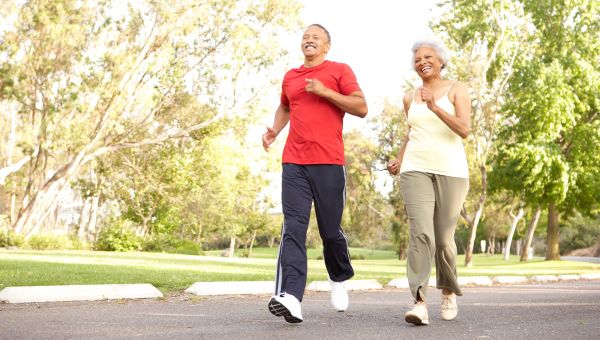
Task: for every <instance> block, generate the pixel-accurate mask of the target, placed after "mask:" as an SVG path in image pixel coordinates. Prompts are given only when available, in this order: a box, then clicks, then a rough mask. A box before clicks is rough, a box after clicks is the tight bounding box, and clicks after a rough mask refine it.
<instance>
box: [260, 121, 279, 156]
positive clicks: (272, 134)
mask: <svg viewBox="0 0 600 340" xmlns="http://www.w3.org/2000/svg"><path fill="white" fill-rule="evenodd" d="M275 138H277V132H276V131H275V129H273V128H270V127H267V132H265V133H263V135H262V143H263V148H264V149H265V151H267V152H268V151H269V147H270V146H271V144H273V142H274V141H275Z"/></svg>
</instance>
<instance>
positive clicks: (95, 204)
mask: <svg viewBox="0 0 600 340" xmlns="http://www.w3.org/2000/svg"><path fill="white" fill-rule="evenodd" d="M99 208H100V197H98V196H94V197H92V203H91V207H90V218H89V222H88V224H87V228H86V233H85V234H84V237H85V239H86V240H88V239H91V237H90V235H95V234H96V226H97V225H98V209H99Z"/></svg>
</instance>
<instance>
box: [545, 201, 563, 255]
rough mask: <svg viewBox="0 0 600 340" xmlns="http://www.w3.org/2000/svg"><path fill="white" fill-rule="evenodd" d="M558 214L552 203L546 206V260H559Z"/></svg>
mask: <svg viewBox="0 0 600 340" xmlns="http://www.w3.org/2000/svg"><path fill="white" fill-rule="evenodd" d="M559 218H560V213H559V212H558V209H557V208H556V205H555V204H554V203H551V204H550V206H548V235H547V237H546V260H560V247H559V242H560V238H559V231H558V221H559Z"/></svg>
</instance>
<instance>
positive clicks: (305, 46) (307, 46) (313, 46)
mask: <svg viewBox="0 0 600 340" xmlns="http://www.w3.org/2000/svg"><path fill="white" fill-rule="evenodd" d="M304 48H305V49H308V48H317V47H316V46H315V45H311V44H306V45H304Z"/></svg>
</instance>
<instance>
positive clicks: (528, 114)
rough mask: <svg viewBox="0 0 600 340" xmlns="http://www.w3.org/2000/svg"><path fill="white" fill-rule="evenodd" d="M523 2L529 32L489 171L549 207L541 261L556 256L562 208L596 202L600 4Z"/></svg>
mask: <svg viewBox="0 0 600 340" xmlns="http://www.w3.org/2000/svg"><path fill="white" fill-rule="evenodd" d="M523 4H524V8H525V11H526V13H527V14H528V15H529V16H530V17H531V21H532V29H533V31H534V32H533V35H532V37H531V39H530V41H529V46H530V48H529V50H528V51H527V53H526V54H524V55H523V57H521V58H519V60H518V63H517V65H516V71H515V76H514V78H513V79H511V81H510V86H509V90H508V94H509V95H510V96H511V98H512V100H511V101H510V102H507V103H505V105H504V110H505V112H506V114H507V116H508V118H509V120H508V124H507V125H506V126H505V127H504V128H503V131H502V132H501V136H502V140H503V141H504V144H503V145H502V147H501V148H500V151H499V154H498V157H497V158H496V160H495V165H494V172H496V175H495V177H496V178H498V179H499V181H501V182H502V185H503V186H504V187H506V188H509V189H511V190H518V191H519V192H523V193H524V197H525V198H526V199H527V201H528V202H532V204H534V205H535V206H542V207H547V209H548V232H547V252H546V259H547V260H557V259H559V258H560V251H559V220H560V216H561V214H566V215H569V214H571V213H572V212H573V211H574V210H577V211H580V212H582V213H584V214H591V213H594V212H597V211H598V208H599V206H600V180H599V176H598V175H599V174H600V144H599V142H600V115H599V108H600V99H599V97H598V93H599V90H600V71H599V70H598V68H597V67H596V66H595V63H596V61H595V60H597V59H598V55H599V53H598V52H599V51H600V47H599V46H600V34H599V32H600V30H599V26H600V23H599V22H598V20H597V18H598V16H599V15H600V13H599V12H600V6H599V5H598V4H597V2H595V1H550V2H548V1H534V0H528V1H523Z"/></svg>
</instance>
